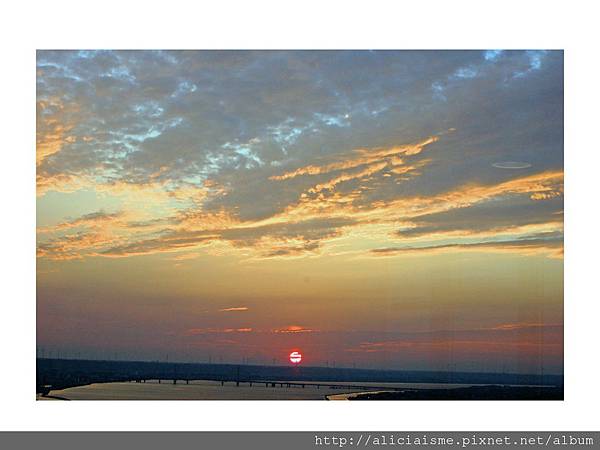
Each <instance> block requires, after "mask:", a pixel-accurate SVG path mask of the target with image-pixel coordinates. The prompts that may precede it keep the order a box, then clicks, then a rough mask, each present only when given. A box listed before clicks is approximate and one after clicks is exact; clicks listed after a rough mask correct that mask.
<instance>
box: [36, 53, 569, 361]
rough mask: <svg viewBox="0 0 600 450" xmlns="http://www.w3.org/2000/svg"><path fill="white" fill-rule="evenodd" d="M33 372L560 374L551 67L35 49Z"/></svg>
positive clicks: (559, 127) (489, 61) (557, 93)
mask: <svg viewBox="0 0 600 450" xmlns="http://www.w3.org/2000/svg"><path fill="white" fill-rule="evenodd" d="M36 141H37V146H36V147H37V149H36V151H37V153H36V155H37V157H36V165H37V341H38V349H39V352H41V351H44V354H45V356H50V355H52V356H56V355H57V354H58V353H59V352H60V353H61V354H62V355H63V356H77V355H79V356H81V357H91V358H111V359H112V358H114V357H117V358H119V359H152V360H154V359H160V360H165V359H166V358H167V355H168V358H169V360H173V361H201V362H206V361H208V360H209V358H210V360H211V361H212V362H228V363H240V362H243V361H246V360H247V361H248V362H249V363H256V364H272V363H274V362H275V363H277V364H285V363H286V359H287V355H288V354H289V352H290V351H291V350H293V349H299V350H301V351H302V353H303V355H304V361H303V364H306V365H323V366H324V365H326V364H329V366H332V365H333V364H334V363H335V365H336V366H346V367H352V366H353V365H356V367H361V368H368V367H371V368H393V369H425V370H427V369H434V370H438V369H442V370H448V369H451V370H454V369H456V370H477V371H478V370H484V371H511V372H528V373H539V372H541V371H542V370H543V371H544V373H562V370H563V201H564V199H563V54H562V52H559V51H497V50H494V51H491V50H490V51H440V52H437V51H336V52H325V51H180V52H178V51H175V52H173V51H39V52H38V54H37V139H36Z"/></svg>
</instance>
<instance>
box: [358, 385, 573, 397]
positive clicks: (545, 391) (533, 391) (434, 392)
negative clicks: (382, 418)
mask: <svg viewBox="0 0 600 450" xmlns="http://www.w3.org/2000/svg"><path fill="white" fill-rule="evenodd" d="M348 400H564V389H563V388H562V387H561V386H470V387H464V388H455V389H419V390H410V391H409V390H407V391H396V392H365V393H357V394H356V395H353V396H351V397H349V398H348Z"/></svg>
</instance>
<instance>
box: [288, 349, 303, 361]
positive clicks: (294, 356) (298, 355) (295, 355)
mask: <svg viewBox="0 0 600 450" xmlns="http://www.w3.org/2000/svg"><path fill="white" fill-rule="evenodd" d="M301 361H302V353H300V352H299V351H297V350H294V351H293V352H292V353H290V362H291V363H292V364H300V362H301Z"/></svg>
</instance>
